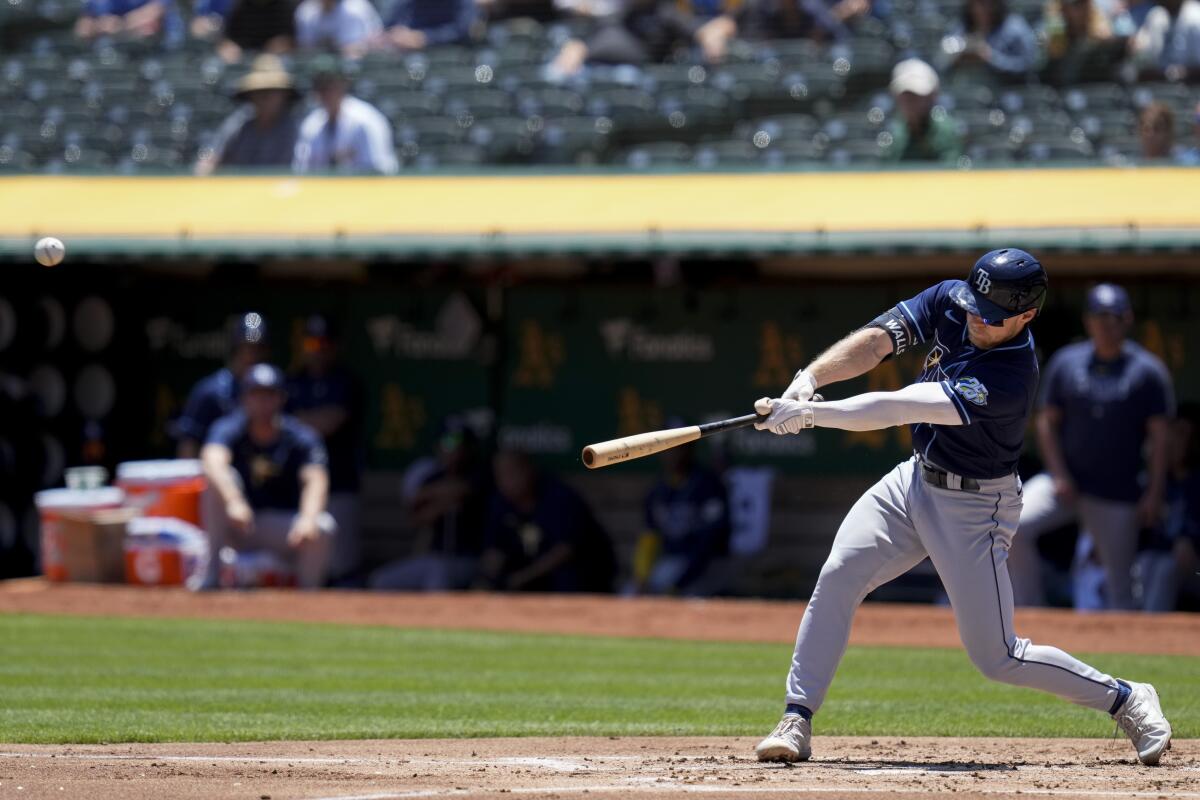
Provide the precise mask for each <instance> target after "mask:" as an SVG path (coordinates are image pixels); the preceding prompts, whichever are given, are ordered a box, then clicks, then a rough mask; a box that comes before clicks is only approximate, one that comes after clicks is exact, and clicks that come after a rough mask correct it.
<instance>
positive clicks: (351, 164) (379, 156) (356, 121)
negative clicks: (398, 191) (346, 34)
mask: <svg viewBox="0 0 1200 800" xmlns="http://www.w3.org/2000/svg"><path fill="white" fill-rule="evenodd" d="M349 89H350V83H349V81H348V80H347V78H346V73H345V71H344V70H343V69H342V67H341V65H340V64H339V63H337V61H336V59H334V58H332V57H330V58H329V59H328V60H327V61H324V62H323V63H320V64H319V65H318V66H317V68H316V70H315V74H314V76H313V91H314V93H315V94H316V97H317V102H318V104H319V105H318V106H317V108H315V109H313V110H312V111H311V112H309V114H308V116H307V117H305V118H304V121H303V122H302V123H300V135H299V136H298V137H297V139H296V152H295V157H294V158H293V159H292V171H293V172H298V173H302V174H303V173H308V172H348V173H360V174H361V173H375V174H379V175H394V174H395V173H396V172H397V171H398V170H399V168H400V167H399V164H398V163H397V161H396V150H395V148H394V146H393V140H392V125H391V123H390V122H388V120H387V117H385V116H383V114H381V113H379V110H378V109H377V108H375V107H374V106H373V105H371V104H370V103H367V102H365V101H363V100H359V99H358V98H357V97H354V96H352V95H350V94H349Z"/></svg>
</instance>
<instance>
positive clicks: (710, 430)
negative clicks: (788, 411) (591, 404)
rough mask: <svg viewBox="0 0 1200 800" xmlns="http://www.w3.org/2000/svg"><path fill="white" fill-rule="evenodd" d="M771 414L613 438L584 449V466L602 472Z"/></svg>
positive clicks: (739, 426) (738, 426) (747, 425)
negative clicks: (625, 462)
mask: <svg viewBox="0 0 1200 800" xmlns="http://www.w3.org/2000/svg"><path fill="white" fill-rule="evenodd" d="M768 416H769V415H768V414H747V415H746V416H744V417H733V418H732V419H723V420H720V421H718V422H709V423H706V424H704V425H689V426H688V427H686V428H669V429H667V430H665V431H650V432H649V433H638V434H634V435H633V436H626V437H625V438H624V439H610V440H609V441H607V442H598V443H597V444H589V445H588V446H587V447H585V448H583V464H584V466H585V467H587V468H588V469H599V468H600V467H607V466H609V465H610V464H619V463H621V462H622V461H632V460H633V459H635V458H641V457H642V456H649V455H654V454H655V453H661V452H662V451H663V450H670V449H671V448H672V447H679V445H681V444H687V443H688V442H694V441H696V440H697V439H703V438H704V437H705V436H712V435H713V434H714V433H721V432H723V431H732V430H736V429H738V428H746V427H749V426H751V425H753V424H754V423H756V422H761V421H762V420H764V419H766V418H767V417H768Z"/></svg>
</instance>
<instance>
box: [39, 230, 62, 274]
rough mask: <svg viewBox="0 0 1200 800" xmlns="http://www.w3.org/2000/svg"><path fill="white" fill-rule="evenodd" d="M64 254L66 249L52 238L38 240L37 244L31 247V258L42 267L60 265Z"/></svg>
mask: <svg viewBox="0 0 1200 800" xmlns="http://www.w3.org/2000/svg"><path fill="white" fill-rule="evenodd" d="M66 254H67V248H66V247H64V246H63V243H62V242H61V241H59V240H58V239H55V238H54V237H53V236H47V237H45V238H44V239H39V240H38V243H37V244H36V245H34V247H33V257H34V258H36V259H37V262H38V263H39V264H41V265H42V266H43V267H54V266H57V265H59V264H61V263H62V260H63V257H64V256H66Z"/></svg>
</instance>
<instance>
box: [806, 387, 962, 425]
mask: <svg viewBox="0 0 1200 800" xmlns="http://www.w3.org/2000/svg"><path fill="white" fill-rule="evenodd" d="M812 410H813V425H814V427H817V428H837V429H839V430H843V431H873V430H879V429H880V428H891V427H894V426H897V425H912V424H915V423H918V422H927V423H929V424H931V425H961V424H962V417H960V416H959V413H958V410H957V409H956V408H955V406H954V401H953V400H951V399H950V397H949V396H948V395H947V394H946V392H945V391H944V390H943V389H942V386H941V384H938V383H915V384H913V385H912V386H905V387H904V388H903V389H900V390H898V391H895V392H868V393H866V394H860V395H855V396H854V397H848V398H846V399H845V400H832V401H829V402H824V403H813V404H812Z"/></svg>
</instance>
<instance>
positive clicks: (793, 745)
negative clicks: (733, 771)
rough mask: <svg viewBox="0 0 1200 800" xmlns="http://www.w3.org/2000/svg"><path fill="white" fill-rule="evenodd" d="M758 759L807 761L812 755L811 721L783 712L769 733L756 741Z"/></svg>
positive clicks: (755, 751) (755, 749)
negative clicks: (781, 717) (759, 740)
mask: <svg viewBox="0 0 1200 800" xmlns="http://www.w3.org/2000/svg"><path fill="white" fill-rule="evenodd" d="M754 754H755V755H756V756H758V760H759V761H787V762H792V761H808V757H809V756H811V755H812V722H811V721H809V720H807V719H805V718H804V717H802V716H800V715H799V714H784V715H783V719H781V720H779V724H778V725H776V726H775V730H773V731H771V735H770V736H768V737H767V738H765V739H763V740H762V741H761V742H759V743H758V747H756V748H754Z"/></svg>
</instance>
